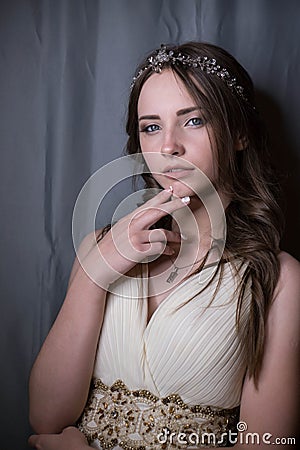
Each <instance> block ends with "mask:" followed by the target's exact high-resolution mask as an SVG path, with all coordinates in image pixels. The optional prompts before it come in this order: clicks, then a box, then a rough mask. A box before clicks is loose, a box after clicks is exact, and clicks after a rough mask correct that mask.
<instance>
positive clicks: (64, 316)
mask: <svg viewBox="0 0 300 450" xmlns="http://www.w3.org/2000/svg"><path fill="white" fill-rule="evenodd" d="M91 247H92V244H91V237H90V236H88V237H87V238H86V239H85V240H84V241H83V243H82V245H81V249H80V253H81V254H83V253H85V254H88V253H89V251H90V250H91ZM105 299H106V291H105V290H104V289H102V288H100V287H99V286H97V285H96V284H95V283H94V282H93V281H92V280H91V279H90V278H89V277H88V276H87V274H86V273H85V271H84V270H83V268H82V267H81V265H80V263H79V261H78V260H77V258H76V260H75V263H74V265H73V269H72V272H71V276H70V282H69V288H68V292H67V295H66V298H65V301H64V303H63V306H62V308H61V310H60V312H59V314H58V317H57V319H56V321H55V323H54V325H53V327H52V329H51V330H50V333H49V335H48V336H47V338H46V340H45V342H44V344H43V347H42V349H41V351H40V353H39V355H38V357H37V359H36V362H35V364H34V366H33V368H32V371H31V375H30V382H29V396H30V422H31V425H32V427H33V428H34V430H35V431H36V432H38V433H58V432H61V431H62V429H63V428H64V427H66V426H67V425H71V424H72V423H75V421H76V420H77V419H78V417H79V416H80V414H81V412H82V410H83V408H84V406H85V403H86V399H87V395H88V390H89V386H90V380H91V377H92V372H93V365H94V360H95V354H96V348H97V342H98V339H99V333H100V330H101V325H102V320H103V312H104V308H105Z"/></svg>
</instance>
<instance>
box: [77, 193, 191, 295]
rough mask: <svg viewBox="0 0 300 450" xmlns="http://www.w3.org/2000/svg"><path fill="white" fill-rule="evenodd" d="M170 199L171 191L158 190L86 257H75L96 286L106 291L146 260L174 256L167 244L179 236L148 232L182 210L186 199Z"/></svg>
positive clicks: (122, 220) (177, 240)
mask: <svg viewBox="0 0 300 450" xmlns="http://www.w3.org/2000/svg"><path fill="white" fill-rule="evenodd" d="M170 197H171V190H164V191H161V192H160V193H159V194H157V195H156V196H155V197H154V198H152V199H150V200H149V201H147V202H146V203H145V204H144V205H142V206H140V207H139V208H137V209H136V210H135V211H133V212H132V213H130V214H128V215H127V216H125V217H123V218H122V219H120V220H119V221H118V222H117V223H116V224H115V225H114V226H113V227H112V228H111V230H110V231H109V232H108V233H107V234H106V235H105V236H104V237H103V239H101V241H100V242H99V244H98V246H94V248H93V249H92V250H91V251H90V252H89V254H88V255H87V256H86V258H81V257H80V254H79V260H80V262H81V264H82V265H83V267H84V269H85V271H86V272H87V273H88V275H89V276H90V277H91V278H92V279H93V280H94V281H96V283H97V284H98V285H100V286H101V287H103V288H104V289H106V288H107V287H108V286H109V284H111V283H113V282H114V281H115V280H117V279H118V278H119V277H120V276H121V275H122V274H125V273H127V272H128V271H129V270H130V269H132V268H133V267H134V266H135V265H136V264H137V263H139V262H141V261H143V260H144V259H145V258H146V257H151V256H155V255H160V254H165V255H172V254H173V253H174V251H173V250H172V248H171V246H170V244H174V243H175V244H179V243H180V241H181V238H180V234H179V233H176V232H173V231H169V230H164V229H156V230H149V228H150V227H151V226H152V225H153V224H155V223H156V222H157V221H158V220H159V219H161V218H162V217H164V216H166V215H167V214H171V213H173V212H174V211H176V210H178V209H180V208H184V207H186V205H187V204H188V203H189V200H190V199H189V197H184V198H183V199H181V198H175V199H172V200H170ZM99 253H100V254H99ZM99 267H100V269H99Z"/></svg>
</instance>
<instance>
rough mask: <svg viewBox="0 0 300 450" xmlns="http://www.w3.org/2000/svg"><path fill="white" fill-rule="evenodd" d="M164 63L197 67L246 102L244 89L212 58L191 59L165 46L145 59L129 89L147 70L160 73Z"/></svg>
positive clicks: (199, 57)
mask: <svg viewBox="0 0 300 450" xmlns="http://www.w3.org/2000/svg"><path fill="white" fill-rule="evenodd" d="M165 63H170V64H178V63H179V64H182V66H183V67H199V68H200V69H201V70H202V71H203V72H206V73H208V74H212V75H216V76H218V77H219V78H220V79H221V80H222V81H223V82H224V83H225V84H226V85H227V86H228V87H229V89H230V90H231V91H232V92H233V93H235V94H237V95H238V96H239V97H241V98H242V99H243V100H244V101H246V102H247V103H249V102H248V99H247V97H246V96H245V94H244V88H243V87H242V86H240V85H239V84H238V82H237V79H236V78H235V77H232V76H231V75H230V73H229V72H228V70H227V69H226V68H225V67H222V66H220V65H219V64H218V62H217V60H216V59H214V58H208V57H207V56H198V57H197V58H191V57H190V56H186V55H183V54H182V53H178V55H175V54H174V51H173V50H168V49H167V47H166V46H165V45H162V46H161V48H160V49H159V50H157V51H156V54H155V55H152V56H150V57H149V58H147V63H146V65H145V66H144V67H143V68H142V69H140V70H139V72H138V73H137V74H136V75H135V76H134V78H133V80H132V84H131V89H132V88H133V86H134V85H135V82H136V80H138V79H139V78H140V76H141V75H142V74H143V73H144V72H145V71H146V70H148V69H152V70H153V71H154V72H156V73H160V72H161V71H162V70H163V68H164V64H165Z"/></svg>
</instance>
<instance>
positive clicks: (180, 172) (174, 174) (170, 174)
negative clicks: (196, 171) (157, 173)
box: [162, 167, 193, 179]
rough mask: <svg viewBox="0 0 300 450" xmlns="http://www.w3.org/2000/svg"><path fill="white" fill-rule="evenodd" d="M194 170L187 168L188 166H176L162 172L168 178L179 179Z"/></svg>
mask: <svg viewBox="0 0 300 450" xmlns="http://www.w3.org/2000/svg"><path fill="white" fill-rule="evenodd" d="M192 170H193V169H186V168H181V167H179V168H174V169H168V170H166V171H164V172H163V173H162V175H163V176H165V177H167V178H172V179H178V178H183V177H185V176H187V175H190V173H191V172H192Z"/></svg>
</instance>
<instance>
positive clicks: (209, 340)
mask: <svg viewBox="0 0 300 450" xmlns="http://www.w3.org/2000/svg"><path fill="white" fill-rule="evenodd" d="M205 270H207V271H208V270H209V268H207V269H204V271H205ZM243 271H244V267H243V266H241V268H240V270H239V274H238V275H237V274H236V272H235V270H234V269H233V267H232V264H231V263H225V264H224V272H223V277H222V282H221V284H220V286H219V289H218V290H217V291H216V294H215V297H214V298H213V295H214V293H215V290H216V286H217V284H218V280H219V275H217V276H216V277H215V278H214V279H213V281H212V282H211V284H210V285H209V286H208V287H207V288H206V289H205V290H204V291H203V292H201V293H200V294H199V291H200V290H201V289H202V288H203V285H201V283H200V279H199V277H200V274H194V275H192V276H191V277H189V278H188V279H187V280H185V281H184V282H182V283H181V284H180V285H178V286H177V287H176V288H175V289H174V290H173V291H172V292H171V293H170V294H169V295H168V296H167V297H166V298H165V300H164V301H163V302H162V303H161V304H160V305H159V306H158V307H157V309H156V310H155V311H154V313H153V315H152V316H151V319H150V320H149V322H147V317H148V301H147V299H148V281H147V267H146V266H145V265H142V266H141V270H140V272H139V273H137V274H136V277H123V278H121V279H119V280H118V281H117V282H116V283H115V284H114V289H113V292H114V293H113V294H112V293H111V294H108V297H107V304H106V310H105V316H104V322H103V325H102V330H101V335H100V339H99V344H98V350H97V357H96V361H95V366H94V387H93V389H92V390H91V397H90V401H89V403H88V405H87V408H86V410H85V413H84V415H83V418H82V420H81V425H80V426H79V427H80V429H81V430H82V431H83V432H85V434H86V435H87V437H89V439H90V441H91V442H93V441H94V444H93V445H94V446H95V447H96V448H105V446H107V445H108V440H109V439H110V437H109V436H111V440H110V441H109V442H110V446H111V447H113V444H116V445H115V447H116V448H125V449H127V448H129V447H131V448H168V445H167V447H166V446H165V447H162V446H161V445H160V441H159V440H158V439H157V435H158V434H159V433H158V432H162V430H163V428H162V426H160V422H163V418H164V413H165V414H166V415H167V416H168V414H169V412H170V411H171V409H170V405H171V403H172V402H173V403H174V405H175V406H174V405H173V403H172V405H173V406H174V408H175V412H177V416H178V418H177V419H176V420H175V422H176V424H177V422H178V423H180V420H181V417H179V416H180V415H182V414H181V413H182V411H185V412H187V411H190V409H191V410H195V411H196V409H197V408H198V410H199V411H200V410H201V408H202V410H201V411H202V415H203V414H204V412H205V408H208V410H207V411H208V412H211V414H210V416H211V417H213V415H214V412H217V413H218V411H225V410H226V411H231V412H232V411H234V410H235V409H236V408H237V407H238V406H239V404H240V398H241V391H242V385H243V379H244V376H245V372H246V359H245V352H244V349H243V345H242V342H241V338H240V334H239V333H238V332H237V328H236V308H237V299H238V292H239V291H238V289H237V288H238V283H239V280H240V276H241V274H242V273H243ZM202 275H203V273H202ZM244 295H245V296H244V301H243V307H242V311H241V318H240V324H241V330H243V329H244V328H245V326H246V321H247V316H248V312H249V307H250V299H251V290H250V283H249V285H248V286H247V289H246V291H245V294H244ZM212 298H213V301H212ZM140 394H143V395H140ZM126 396H127V397H126ZM147 396H148V398H147ZM172 396H173V397H172ZM165 399H169V400H170V399H171V400H170V401H171V403H170V401H169V403H168V402H167V403H164V401H165V402H166V400H165ZM175 400H176V401H175ZM122 401H123V406H122ZM164 404H165V405H166V407H167V410H166V411H164V413H163V412H162V411H163V408H161V409H159V408H160V406H161V405H164ZM132 405H133V406H132ZM158 405H159V406H158ZM195 405H197V408H196V406H195ZM118 408H119V409H118ZM122 408H123V409H122ZM124 408H125V409H124ZM130 408H131V409H132V408H133V409H134V408H138V412H136V411H135V412H133V413H132V414H131V413H130ZM157 408H158V409H157ZM180 408H181V409H180ZM203 408H204V409H203ZM139 410H140V411H142V412H141V413H140V412H139ZM158 410H159V413H158V412H157V411H158ZM198 410H197V411H198ZM143 411H144V412H143ZM145 411H146V412H147V411H148V412H147V414H148V416H147V417H146V418H145V414H146V413H145ZM149 411H152V416H151V417H152V419H153V420H152V422H151V418H150V419H149V414H150V413H149ZM195 411H194V412H195ZM197 411H196V412H197ZM201 411H200V412H201ZM172 412H174V409H173V410H172ZM130 414H131V416H130ZM157 414H158V415H157ZM171 415H172V414H171ZM207 415H208V416H209V414H207ZM229 415H230V414H229ZM204 416H205V414H204ZM217 416H218V414H217ZM225 416H226V414H225ZM129 417H132V418H131V420H130V421H129ZM185 417H186V418H187V417H189V419H186V420H188V421H189V422H191V420H192V419H191V416H189V415H188V414H186V415H185ZM126 418H127V419H128V420H127V422H128V424H129V425H128V424H127V425H126V423H127V422H126ZM173 419H174V417H173ZM194 419H195V418H194ZM194 419H193V420H194ZM147 420H148V422H149V424H150V425H149V427H148V429H149V430H150V431H149V432H148V434H147V432H146V430H147V428H146V425H143V423H144V424H145V423H147ZM166 420H167V419H166ZM182 420H183V419H182ZM184 420H185V419H184ZM195 420H196V422H195ZM195 420H194V422H195V423H200V424H202V425H203V423H204V422H205V417H204V419H203V417H202V418H201V417H198V419H197V418H196V419H195ZM214 420H215V418H214ZM226 420H227V423H228V417H227V419H226ZM138 421H140V422H141V423H142V425H143V426H141V424H139V423H136V422H138ZM171 422H172V421H171V418H168V420H167V422H164V423H168V424H169V426H171V425H170V424H171ZM173 422H174V420H173ZM194 422H193V423H194ZM103 424H105V426H107V428H105V430H106V431H107V430H110V434H108V435H107V433H106V431H105V430H104V431H103V428H104V426H103ZM151 425H152V427H151ZM187 425H188V424H187V423H185V429H187ZM180 426H181V425H180ZM180 426H179V428H180ZM182 426H183V425H182ZM182 426H181V428H180V429H182ZM126 427H127V430H126ZM124 428H125V430H124ZM183 428H184V426H183ZM194 428H195V427H194ZM194 428H193V429H194ZM200 428H201V427H200ZM210 428H212V426H211V427H210ZM210 428H209V427H207V429H210ZM142 429H143V430H144V431H142ZM204 429H206V428H203V427H202V428H201V429H198V432H199V433H201V432H203V430H204ZM118 430H119V431H118ZM222 430H223V431H224V430H225V428H224V427H223V428H222V427H221V431H222ZM177 431H178V430H177ZM163 432H164V431H163ZM175 432H176V430H175ZM143 433H144V434H143ZM151 433H152V434H151ZM155 433H156V435H155ZM150 435H151V436H152V437H151V439H152V440H151V439H150V438H149V439H148V437H149V436H150ZM147 439H148V441H147ZM221 445H222V444H221ZM223 445H224V444H223ZM175 446H176V445H175ZM177 447H178V448H179V447H180V445H179V444H178V445H177ZM185 447H186V445H185ZM173 448H174V447H173Z"/></svg>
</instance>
